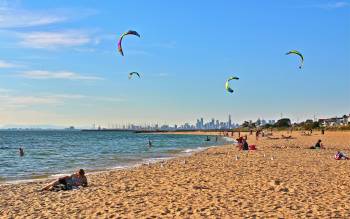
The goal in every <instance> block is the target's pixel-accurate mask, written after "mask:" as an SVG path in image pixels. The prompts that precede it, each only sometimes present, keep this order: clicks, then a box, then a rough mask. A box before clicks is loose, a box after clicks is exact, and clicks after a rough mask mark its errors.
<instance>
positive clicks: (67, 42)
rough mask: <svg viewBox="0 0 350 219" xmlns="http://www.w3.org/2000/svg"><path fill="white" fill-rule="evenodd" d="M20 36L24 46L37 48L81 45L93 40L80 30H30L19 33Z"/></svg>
mask: <svg viewBox="0 0 350 219" xmlns="http://www.w3.org/2000/svg"><path fill="white" fill-rule="evenodd" d="M19 37H20V38H21V42H20V44H21V45H22V46H25V47H30V48H37V49H54V48H58V47H71V46H81V45H85V44H88V43H91V42H93V39H92V38H91V37H90V36H89V35H88V34H86V33H82V32H80V31H58V32H29V33H25V34H19Z"/></svg>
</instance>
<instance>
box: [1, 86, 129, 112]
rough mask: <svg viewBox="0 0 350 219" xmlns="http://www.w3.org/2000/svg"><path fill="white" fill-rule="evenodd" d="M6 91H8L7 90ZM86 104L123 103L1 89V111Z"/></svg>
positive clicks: (96, 98)
mask: <svg viewBox="0 0 350 219" xmlns="http://www.w3.org/2000/svg"><path fill="white" fill-rule="evenodd" d="M5 90H6V89H5ZM72 101H73V102H74V103H78V104H79V103H80V104H84V103H86V102H89V103H91V101H102V102H121V101H124V100H123V99H122V98H119V97H106V96H87V95H81V94H37V95H18V94H16V92H14V91H11V90H6V92H1V89H0V102H1V105H0V110H6V109H7V110H9V109H10V110H11V109H21V108H26V107H33V106H59V105H64V104H69V103H72Z"/></svg>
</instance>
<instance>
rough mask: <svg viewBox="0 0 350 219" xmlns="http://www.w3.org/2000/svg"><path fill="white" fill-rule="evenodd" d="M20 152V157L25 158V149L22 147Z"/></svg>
mask: <svg viewBox="0 0 350 219" xmlns="http://www.w3.org/2000/svg"><path fill="white" fill-rule="evenodd" d="M18 150H19V156H20V157H23V156H24V150H23V148H22V147H20V148H19V149H18Z"/></svg>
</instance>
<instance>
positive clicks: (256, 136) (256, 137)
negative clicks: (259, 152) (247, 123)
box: [255, 130, 260, 140]
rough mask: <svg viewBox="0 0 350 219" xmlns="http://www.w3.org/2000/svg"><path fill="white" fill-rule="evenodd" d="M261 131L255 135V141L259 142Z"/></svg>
mask: <svg viewBox="0 0 350 219" xmlns="http://www.w3.org/2000/svg"><path fill="white" fill-rule="evenodd" d="M259 135H260V130H257V131H256V133H255V139H256V140H259Z"/></svg>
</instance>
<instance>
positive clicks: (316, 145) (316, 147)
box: [310, 139, 323, 149]
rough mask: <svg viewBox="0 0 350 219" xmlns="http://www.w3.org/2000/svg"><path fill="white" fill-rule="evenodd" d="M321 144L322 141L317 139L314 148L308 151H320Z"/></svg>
mask: <svg viewBox="0 0 350 219" xmlns="http://www.w3.org/2000/svg"><path fill="white" fill-rule="evenodd" d="M321 142H322V140H321V139H319V140H318V141H317V143H316V144H315V146H312V147H310V149H321V148H323V144H322V143H321Z"/></svg>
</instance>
